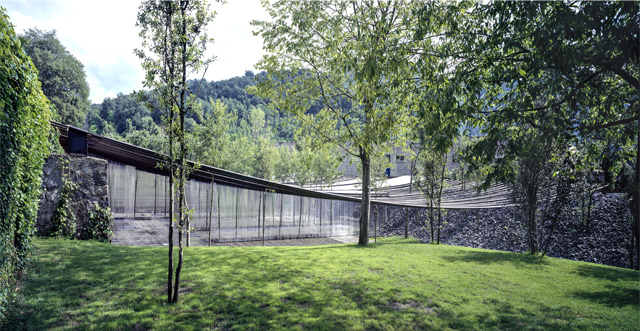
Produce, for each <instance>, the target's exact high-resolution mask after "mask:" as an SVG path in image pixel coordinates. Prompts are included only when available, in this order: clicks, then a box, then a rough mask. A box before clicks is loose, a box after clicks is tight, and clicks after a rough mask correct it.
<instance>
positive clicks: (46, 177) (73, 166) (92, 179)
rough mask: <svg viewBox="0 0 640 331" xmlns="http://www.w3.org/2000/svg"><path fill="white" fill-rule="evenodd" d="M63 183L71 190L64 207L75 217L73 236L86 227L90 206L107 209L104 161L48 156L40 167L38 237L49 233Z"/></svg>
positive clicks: (58, 206) (106, 180) (66, 156)
mask: <svg viewBox="0 0 640 331" xmlns="http://www.w3.org/2000/svg"><path fill="white" fill-rule="evenodd" d="M65 182H68V183H71V184H72V185H69V184H67V186H68V187H71V190H70V192H69V199H68V201H69V203H68V207H69V209H70V211H71V212H72V213H73V215H74V216H75V217H74V218H75V229H74V230H73V232H74V236H75V237H78V236H79V235H80V231H81V229H83V227H84V225H85V224H87V222H88V219H89V212H90V211H91V210H92V209H93V204H94V203H98V205H99V206H100V207H103V208H105V207H108V206H109V198H108V197H109V195H108V177H107V161H105V160H102V159H97V158H93V157H86V156H70V155H56V154H54V155H50V156H49V157H48V158H47V159H46V161H45V164H44V168H43V178H42V191H43V193H42V199H41V200H40V207H39V210H38V221H37V223H36V229H37V231H38V234H40V235H49V234H51V232H52V228H53V227H52V225H54V224H53V222H55V220H54V214H55V211H56V209H57V208H60V204H59V201H60V199H61V197H62V196H63V194H64V190H63V187H64V185H65Z"/></svg>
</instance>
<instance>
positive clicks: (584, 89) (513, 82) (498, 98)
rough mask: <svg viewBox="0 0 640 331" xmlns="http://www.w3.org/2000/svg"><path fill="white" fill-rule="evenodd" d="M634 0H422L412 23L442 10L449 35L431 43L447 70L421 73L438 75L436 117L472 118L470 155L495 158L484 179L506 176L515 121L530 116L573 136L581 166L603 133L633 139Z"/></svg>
mask: <svg viewBox="0 0 640 331" xmlns="http://www.w3.org/2000/svg"><path fill="white" fill-rule="evenodd" d="M460 6H467V7H466V9H464V10H460ZM639 6H640V5H639V4H638V2H589V1H584V2H526V3H523V2H501V1H496V2H486V3H481V2H478V3H461V4H440V3H433V4H429V5H427V6H425V8H424V10H423V11H422V12H421V15H422V16H420V24H419V27H420V28H419V30H421V29H426V28H429V27H430V26H432V25H433V24H434V21H437V22H440V21H441V20H444V22H445V23H443V24H445V25H446V28H447V32H448V33H447V36H448V38H447V39H446V40H445V42H444V43H442V45H441V49H440V50H441V52H442V56H443V57H444V58H446V59H447V63H455V70H449V71H439V72H438V74H437V75H436V77H432V76H424V77H423V78H424V79H429V80H434V79H435V80H443V81H446V82H447V84H446V85H445V87H446V89H444V90H443V91H442V92H443V93H441V94H440V95H439V97H440V98H441V99H442V100H443V101H442V103H443V104H444V105H447V106H446V107H443V108H442V111H441V116H440V118H441V119H443V118H456V119H458V120H459V121H458V122H462V120H469V119H470V120H471V122H470V124H471V125H472V126H476V127H479V128H481V131H482V132H483V135H484V138H483V139H481V140H479V141H478V142H477V143H476V144H475V146H474V147H473V148H472V149H471V150H470V153H469V154H470V155H471V158H475V160H474V161H473V163H476V164H477V163H485V164H491V163H494V164H495V167H493V168H492V169H491V171H490V172H489V174H488V176H487V177H486V178H485V183H484V186H483V187H484V188H487V187H488V186H489V185H490V183H491V182H496V181H513V179H514V178H515V174H516V171H515V168H514V167H515V163H514V162H513V161H514V160H515V156H517V155H521V154H522V152H523V147H522V144H520V140H521V139H523V138H524V136H522V134H523V131H521V130H518V129H517V128H518V127H522V126H534V127H537V128H540V129H542V130H544V131H546V133H545V135H548V136H549V137H556V138H558V139H560V140H567V141H569V142H570V143H571V144H573V145H574V146H578V144H581V145H582V147H583V148H586V151H588V152H589V153H587V154H584V158H583V159H582V160H577V163H576V164H575V166H576V167H580V168H586V167H587V165H588V164H590V163H593V161H594V160H601V159H602V155H603V154H602V150H601V149H600V150H598V149H597V148H592V147H589V145H593V144H596V145H597V144H599V142H600V141H604V142H607V143H608V144H610V145H612V146H617V147H616V148H613V150H612V152H613V153H614V154H617V155H622V154H626V152H625V149H626V148H625V147H629V146H633V145H634V144H637V137H638V125H637V122H636V121H637V120H638V112H637V110H638V109H639V108H640V94H639V93H638V91H640V84H639V83H638V79H639V77H640V57H639V56H638V54H640V49H639V47H640V46H638V45H640V43H639V42H638V36H639V35H640V24H639V23H640V15H638V12H639V8H640V7H639ZM443 13H446V14H444V15H443ZM440 17H442V19H440ZM422 72H425V71H424V70H423V71H422ZM634 123H636V124H634ZM514 128H515V130H514ZM560 142H561V141H560ZM499 144H500V147H498V145H499ZM585 145H586V146H585ZM498 148H499V149H501V153H496V150H497V149H498ZM631 153H632V154H635V152H634V151H633V150H632V151H631ZM498 154H503V155H504V157H501V159H502V161H498V158H496V155H498ZM613 159H617V160H619V162H622V163H624V162H626V161H627V160H629V158H628V157H625V158H612V160H613ZM583 161H585V162H583Z"/></svg>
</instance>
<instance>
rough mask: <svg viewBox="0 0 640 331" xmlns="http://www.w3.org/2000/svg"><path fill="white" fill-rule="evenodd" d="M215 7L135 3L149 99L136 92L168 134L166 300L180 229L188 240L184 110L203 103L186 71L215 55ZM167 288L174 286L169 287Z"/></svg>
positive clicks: (196, 110)
mask: <svg viewBox="0 0 640 331" xmlns="http://www.w3.org/2000/svg"><path fill="white" fill-rule="evenodd" d="M214 16H215V12H210V11H209V4H208V3H207V2H206V1H155V0H147V1H144V2H142V3H141V4H140V7H139V9H138V18H137V21H136V26H137V27H138V28H140V32H139V36H140V38H141V39H142V45H141V46H142V48H141V49H136V50H135V54H136V55H137V56H138V57H139V58H140V59H141V60H142V68H143V70H144V71H145V73H146V76H145V80H144V81H143V84H144V86H145V87H147V88H150V89H152V90H153V91H152V92H153V95H151V96H153V97H154V99H151V97H150V96H149V95H148V94H147V93H144V92H139V93H138V96H139V98H140V99H142V100H145V101H146V103H147V106H148V107H149V108H150V109H152V107H153V102H154V101H155V103H156V107H157V108H158V109H160V111H162V117H163V128H164V131H165V135H166V136H167V138H168V139H167V140H166V145H165V146H166V147H165V149H164V152H166V154H167V158H168V160H167V161H168V163H169V171H170V173H171V178H170V181H169V185H170V186H171V187H172V188H171V189H170V192H171V198H170V201H169V204H170V206H171V207H170V209H169V214H170V218H171V220H170V222H171V223H170V225H169V239H168V240H169V252H170V253H169V256H170V257H169V268H168V269H169V277H168V282H167V288H168V289H167V293H168V302H170V303H176V302H178V294H179V288H180V273H181V270H182V262H183V245H182V239H183V230H185V229H186V233H187V246H189V242H190V228H191V227H190V223H189V214H190V211H189V207H188V206H187V201H186V198H185V185H186V181H187V178H188V174H189V172H190V171H192V169H191V167H190V166H189V165H188V164H187V157H188V156H189V151H190V150H191V148H192V147H193V146H194V145H195V144H196V141H195V139H191V138H192V137H193V136H195V134H196V131H195V130H194V128H193V126H194V125H195V121H194V120H193V119H192V120H191V121H190V122H191V125H190V126H191V127H188V126H186V125H185V124H187V123H188V121H186V120H187V115H189V114H191V115H193V116H195V117H196V118H198V119H200V117H201V116H202V112H201V106H202V103H201V102H198V100H197V99H196V98H195V94H196V93H197V90H195V91H194V90H191V89H190V85H189V82H188V76H189V74H192V73H198V72H200V71H201V70H204V71H205V72H206V69H207V67H208V65H209V64H210V63H211V62H212V61H213V60H215V58H213V57H212V58H205V56H204V55H205V52H206V49H207V46H208V45H209V44H210V43H212V42H213V40H212V39H211V38H209V36H208V33H207V26H208V24H209V23H210V22H211V21H212V20H213V18H214ZM174 189H175V191H177V192H178V213H177V218H178V246H179V250H180V254H179V260H178V265H177V267H176V270H175V287H173V282H174V281H173V272H174V271H173V217H174V210H173V205H174V201H173V192H174ZM172 290H173V291H174V292H173V293H172Z"/></svg>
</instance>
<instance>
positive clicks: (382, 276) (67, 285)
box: [5, 238, 640, 331]
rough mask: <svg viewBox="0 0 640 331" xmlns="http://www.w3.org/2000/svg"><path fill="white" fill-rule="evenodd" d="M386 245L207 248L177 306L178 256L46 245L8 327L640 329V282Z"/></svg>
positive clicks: (197, 257) (615, 272) (616, 274)
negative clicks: (169, 284)
mask: <svg viewBox="0 0 640 331" xmlns="http://www.w3.org/2000/svg"><path fill="white" fill-rule="evenodd" d="M378 240H379V243H378V244H372V245H371V247H368V248H362V247H357V246H355V245H352V244H351V245H349V244H347V245H344V244H342V245H331V246H312V247H304V246H297V247H242V248H239V247H193V248H191V249H189V261H190V263H189V265H190V266H191V267H190V268H191V269H190V272H188V273H186V274H185V276H184V278H183V284H184V289H185V291H184V294H183V297H182V301H181V303H180V305H179V306H175V305H166V304H164V303H163V302H162V300H161V297H162V296H163V293H162V291H161V290H159V289H158V285H159V284H161V283H162V282H163V281H166V272H165V266H166V255H167V252H166V249H164V248H161V247H122V246H114V245H109V244H103V243H99V242H92V241H89V242H85V241H59V240H38V241H37V247H38V248H37V250H36V253H35V254H36V256H37V259H34V263H33V267H32V268H31V270H32V271H31V272H30V273H29V277H28V278H26V280H25V282H24V289H23V290H22V291H21V295H22V296H23V297H24V299H23V300H22V304H21V305H20V307H19V308H20V311H19V312H18V311H16V314H14V315H12V319H11V320H10V322H9V324H7V325H5V327H6V329H7V330H14V329H17V330H24V329H26V330H34V331H35V330H49V329H110V330H116V329H120V330H130V329H149V330H166V329H180V330H191V329H204V328H211V329H216V328H217V329H222V330H226V329H233V330H235V329H238V330H250V329H255V330H306V329H313V330H365V329H366V330H370V329H379V330H452V329H455V330H522V329H524V330H541V329H544V330H565V329H566V330H636V329H638V328H640V320H638V310H639V309H640V305H639V302H640V300H639V297H638V295H639V293H640V284H639V282H638V278H639V277H640V273H638V271H634V270H627V269H621V268H615V267H609V266H603V265H598V264H594V263H585V262H578V261H570V260H562V259H556V258H548V257H547V258H541V257H539V256H530V255H527V254H517V253H510V252H500V251H491V250H482V249H473V248H466V247H455V246H447V245H424V244H420V243H418V242H416V241H415V240H399V239H397V238H379V239H378ZM176 309H177V311H178V312H183V313H181V314H177V313H176ZM186 312H188V313H186ZM185 314H188V317H187V316H186V315H185ZM78 316H82V318H78Z"/></svg>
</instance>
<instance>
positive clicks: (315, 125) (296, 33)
mask: <svg viewBox="0 0 640 331" xmlns="http://www.w3.org/2000/svg"><path fill="white" fill-rule="evenodd" d="M263 4H264V5H265V7H266V9H267V11H268V12H269V15H270V16H271V20H270V21H254V22H252V24H253V25H255V26H256V27H257V28H258V31H257V32H256V33H257V34H259V35H261V36H262V37H263V38H264V48H265V50H267V52H268V54H267V55H265V56H264V58H263V59H262V60H261V61H260V62H259V63H258V64H257V65H256V67H257V68H258V69H260V70H265V71H266V72H267V77H266V79H264V80H263V81H261V82H260V83H259V85H258V89H257V92H258V95H260V96H261V97H263V98H269V99H270V100H271V105H272V106H273V107H274V108H275V109H280V110H282V111H284V112H287V113H288V114H292V115H294V116H295V117H296V118H297V119H298V120H299V121H300V123H301V125H302V126H304V127H308V128H311V129H312V130H310V131H309V132H310V133H311V134H312V135H313V136H314V138H315V142H316V143H317V144H324V143H331V144H335V145H337V146H340V147H341V148H342V149H343V150H345V151H346V152H347V153H348V154H350V155H352V156H354V157H357V158H359V159H360V160H361V165H362V170H363V171H362V174H363V180H362V182H363V185H362V208H361V214H360V215H361V216H360V240H359V243H360V244H364V245H366V244H367V243H368V240H369V238H368V222H369V212H370V170H371V161H370V158H371V154H372V153H373V151H375V150H378V149H380V148H384V147H387V146H404V145H405V142H406V137H407V136H408V133H409V131H410V118H411V117H410V114H411V109H410V107H406V104H407V99H408V95H407V93H405V90H403V89H402V88H401V86H402V83H403V82H404V81H405V80H406V79H407V78H410V77H411V75H412V73H411V70H410V68H411V61H410V58H411V52H410V51H411V48H412V47H413V46H414V45H413V43H412V38H411V35H410V33H409V32H410V30H409V26H410V14H411V11H412V10H413V8H414V4H411V3H401V2H393V1H378V2H375V3H374V2H373V1H362V2H356V1H352V2H347V1H340V2H320V1H311V2H304V1H301V2H293V1H276V2H274V3H272V4H267V3H266V2H264V3H263ZM345 101H346V103H345ZM318 104H319V105H321V107H322V108H321V109H320V110H319V112H317V114H309V113H308V111H307V110H308V109H309V108H311V107H312V106H314V105H318Z"/></svg>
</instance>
